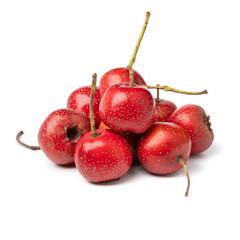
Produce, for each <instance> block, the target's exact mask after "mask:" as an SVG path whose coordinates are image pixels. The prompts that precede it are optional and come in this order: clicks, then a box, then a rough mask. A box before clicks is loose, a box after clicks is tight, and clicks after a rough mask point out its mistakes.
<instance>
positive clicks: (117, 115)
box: [99, 83, 155, 133]
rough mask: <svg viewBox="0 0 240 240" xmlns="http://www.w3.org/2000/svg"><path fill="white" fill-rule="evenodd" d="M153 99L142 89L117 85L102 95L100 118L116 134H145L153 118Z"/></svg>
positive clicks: (126, 84)
mask: <svg viewBox="0 0 240 240" xmlns="http://www.w3.org/2000/svg"><path fill="white" fill-rule="evenodd" d="M154 107H155V106H154V99H153V97H152V95H151V93H150V92H149V91H148V90H147V89H146V88H144V87H141V86H138V85H136V84H133V87H130V86H129V83H119V84H116V85H113V86H112V87H110V88H109V89H108V90H107V91H106V93H105V94H104V95H103V97H102V99H101V102H100V106H99V112H100V118H101V119H102V121H103V122H104V123H105V124H106V125H107V126H108V127H109V128H110V129H112V130H114V131H117V132H124V131H130V132H134V133H142V132H145V131H146V130H147V129H148V128H149V127H150V126H151V124H152V122H153V117H154V111H155V108H154Z"/></svg>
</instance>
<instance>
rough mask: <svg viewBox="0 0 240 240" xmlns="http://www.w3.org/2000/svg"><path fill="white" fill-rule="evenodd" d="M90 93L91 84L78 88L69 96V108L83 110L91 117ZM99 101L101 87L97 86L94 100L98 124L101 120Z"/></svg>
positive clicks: (95, 117) (95, 118)
mask: <svg viewBox="0 0 240 240" xmlns="http://www.w3.org/2000/svg"><path fill="white" fill-rule="evenodd" d="M90 94H91V86H85V87H80V88H78V89H76V90H75V91H73V92H72V93H71V94H70V96H69V97H68V100H67V108H70V109H73V110H76V111H79V112H82V113H84V114H85V115H86V116H88V117H89V118H90V116H89V104H90ZM99 103H100V93H99V88H98V87H96V90H95V94H94V100H93V112H94V120H95V124H96V126H98V125H99V123H100V121H101V120H100V117H99Z"/></svg>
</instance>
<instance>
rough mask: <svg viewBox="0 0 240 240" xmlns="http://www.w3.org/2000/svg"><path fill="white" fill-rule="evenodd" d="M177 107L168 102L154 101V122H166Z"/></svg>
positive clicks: (162, 100)
mask: <svg viewBox="0 0 240 240" xmlns="http://www.w3.org/2000/svg"><path fill="white" fill-rule="evenodd" d="M176 109H177V106H176V105H175V104H174V103H173V102H170V101H168V100H164V99H157V98H156V99H155V114H154V122H167V121H168V119H169V117H170V116H171V114H172V113H173V112H174V111H175V110H176Z"/></svg>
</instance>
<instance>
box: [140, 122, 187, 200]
mask: <svg viewBox="0 0 240 240" xmlns="http://www.w3.org/2000/svg"><path fill="white" fill-rule="evenodd" d="M190 151H191V139H190V137H189V136H188V134H187V132H186V131H185V130H184V129H183V128H182V127H180V126H178V125H176V124H173V123H154V124H153V125H152V126H151V127H150V128H149V129H148V131H147V132H146V133H144V135H143V137H142V138H141V140H140V142H139V144H138V150H137V152H138V158H139V160H140V162H141V164H142V166H143V167H144V168H145V169H146V170H148V171H149V172H151V173H154V174H170V173H173V172H176V171H177V170H179V169H180V168H182V167H183V166H184V170H185V172H186V166H185V163H186V162H187V160H188V158H189V155H190ZM186 174H187V176H188V173H187V172H186ZM188 182H189V183H188V188H187V191H186V195H187V194H188V189H189V184H190V180H189V176H188Z"/></svg>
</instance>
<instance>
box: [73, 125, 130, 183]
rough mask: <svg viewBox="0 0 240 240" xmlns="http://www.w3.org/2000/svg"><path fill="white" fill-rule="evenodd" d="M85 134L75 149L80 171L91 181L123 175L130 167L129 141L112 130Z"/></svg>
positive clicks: (76, 162)
mask: <svg viewBox="0 0 240 240" xmlns="http://www.w3.org/2000/svg"><path fill="white" fill-rule="evenodd" d="M97 133H98V135H97V136H96V137H94V136H93V135H92V132H89V133H87V134H85V135H83V136H82V137H81V138H80V139H79V141H78V143H77V145H76V149H75V154H74V159H75V164H76V167H77V168H78V170H79V172H80V173H81V174H82V175H83V176H84V177H85V178H86V179H87V180H88V181H89V182H104V181H109V180H114V179H118V178H120V177H122V176H123V175H124V174H125V173H126V172H127V171H128V170H129V168H130V166H131V163H132V155H131V150H130V147H129V145H128V143H127V141H126V140H125V139H124V138H123V137H121V136H120V135H119V134H118V133H114V132H113V131H111V130H108V129H106V130H97Z"/></svg>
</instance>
